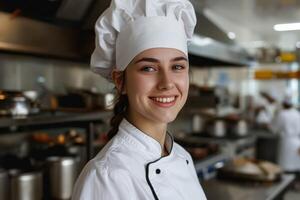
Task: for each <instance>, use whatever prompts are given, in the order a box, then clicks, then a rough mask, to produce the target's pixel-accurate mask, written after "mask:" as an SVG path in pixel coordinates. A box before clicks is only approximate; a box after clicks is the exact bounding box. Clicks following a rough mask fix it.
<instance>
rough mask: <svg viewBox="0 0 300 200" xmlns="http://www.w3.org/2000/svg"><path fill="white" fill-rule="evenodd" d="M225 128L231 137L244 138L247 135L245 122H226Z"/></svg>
mask: <svg viewBox="0 0 300 200" xmlns="http://www.w3.org/2000/svg"><path fill="white" fill-rule="evenodd" d="M227 127H228V133H229V135H230V136H231V137H244V136H247V135H248V124H247V122H246V120H243V119H239V120H236V121H228V122H227Z"/></svg>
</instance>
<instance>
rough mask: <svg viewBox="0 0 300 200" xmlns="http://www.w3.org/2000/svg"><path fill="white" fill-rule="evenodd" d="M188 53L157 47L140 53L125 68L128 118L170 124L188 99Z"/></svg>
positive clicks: (141, 121) (135, 120)
mask: <svg viewBox="0 0 300 200" xmlns="http://www.w3.org/2000/svg"><path fill="white" fill-rule="evenodd" d="M188 72H189V64H188V61H187V57H186V55H185V54H184V53H183V52H181V51H179V50H176V49H171V48H154V49H148V50H146V51H143V52H142V53H140V54H138V55H137V56H136V57H135V58H134V59H133V60H132V61H131V63H130V64H129V66H128V67H127V68H126V71H125V73H126V74H125V85H124V90H123V92H125V93H126V94H127V96H128V100H129V108H128V117H129V118H130V120H131V121H133V122H136V123H156V124H167V123H169V122H171V121H173V120H174V119H175V118H176V116H177V114H178V112H179V111H180V110H181V108H182V107H183V105H184V104H185V102H186V99H187V94H188V87H189V75H188Z"/></svg>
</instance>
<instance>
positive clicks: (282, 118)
mask: <svg viewBox="0 0 300 200" xmlns="http://www.w3.org/2000/svg"><path fill="white" fill-rule="evenodd" d="M273 131H275V132H276V133H278V134H279V135H280V136H279V137H280V140H279V148H278V163H279V165H280V166H281V167H282V168H283V169H284V170H286V171H299V170H300V155H299V154H298V150H299V148H300V113H299V111H297V110H296V109H295V108H290V109H283V110H281V111H280V112H279V113H278V116H277V117H276V118H275V120H274V121H273Z"/></svg>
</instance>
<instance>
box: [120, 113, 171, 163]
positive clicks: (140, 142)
mask: <svg viewBox="0 0 300 200" xmlns="http://www.w3.org/2000/svg"><path fill="white" fill-rule="evenodd" d="M119 135H120V136H121V137H122V138H123V139H125V140H126V141H127V142H129V143H131V145H132V147H133V148H139V149H143V150H145V151H146V152H149V155H150V154H151V155H152V156H154V158H160V157H161V151H162V149H161V145H160V143H159V142H158V141H156V140H155V139H154V138H152V137H151V136H149V135H147V134H146V133H144V132H142V131H141V130H139V129H138V128H137V127H135V126H134V125H133V124H131V123H130V122H129V121H127V120H126V119H125V118H124V119H123V120H122V121H121V123H120V125H119ZM165 146H166V148H167V151H168V153H169V154H171V152H172V147H173V137H172V135H171V134H170V133H168V132H167V134H166V139H165Z"/></svg>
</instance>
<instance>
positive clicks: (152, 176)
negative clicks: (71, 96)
mask: <svg viewBox="0 0 300 200" xmlns="http://www.w3.org/2000/svg"><path fill="white" fill-rule="evenodd" d="M165 145H166V148H167V150H168V152H169V155H168V156H165V157H161V145H160V143H159V142H157V141H156V140H155V139H153V138H152V137H150V136H148V135H147V134H145V133H143V132H142V131H140V130H139V129H137V128H136V127H135V126H133V125H132V124H130V123H129V122H128V121H127V120H126V119H123V120H122V122H121V123H120V126H119V131H118V133H117V135H116V136H115V137H114V138H112V139H111V141H110V142H109V143H108V144H107V145H106V146H105V147H104V148H103V149H102V150H101V151H100V152H99V153H98V155H97V156H96V157H95V158H94V159H92V160H90V161H89V162H88V164H87V165H86V166H85V167H84V169H83V171H82V172H81V174H80V176H79V178H78V179H77V182H76V184H75V187H74V190H73V195H72V200H127V199H128V200H150V199H151V200H153V199H155V200H156V199H160V200H206V197H205V194H204V192H203V190H202V188H201V185H200V184H199V181H198V178H197V175H196V171H195V168H194V164H193V161H192V159H191V156H190V155H189V153H188V152H186V151H185V150H184V149H183V148H182V147H181V146H180V145H178V144H176V143H175V142H174V141H173V138H172V136H171V135H169V134H167V136H166V142H165Z"/></svg>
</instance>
